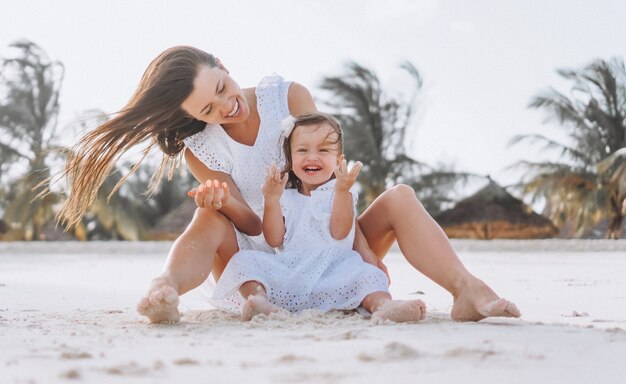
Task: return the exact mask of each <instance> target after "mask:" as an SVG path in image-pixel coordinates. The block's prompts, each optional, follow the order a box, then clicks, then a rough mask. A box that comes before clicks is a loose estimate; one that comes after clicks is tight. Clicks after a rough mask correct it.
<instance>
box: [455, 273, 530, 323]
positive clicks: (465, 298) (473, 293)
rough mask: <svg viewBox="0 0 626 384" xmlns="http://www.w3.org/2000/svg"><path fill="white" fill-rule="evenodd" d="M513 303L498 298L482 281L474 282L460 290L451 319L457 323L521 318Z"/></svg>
mask: <svg viewBox="0 0 626 384" xmlns="http://www.w3.org/2000/svg"><path fill="white" fill-rule="evenodd" d="M520 316H521V313H520V311H519V309H517V306H516V305H515V304H513V303H512V302H510V301H508V300H506V299H503V298H500V297H498V295H496V293H495V292H494V291H493V290H492V289H491V288H489V286H488V285H487V284H485V283H484V282H483V281H481V280H478V279H476V280H474V281H472V282H470V283H468V284H466V285H465V287H464V288H463V289H461V290H459V293H458V294H457V295H456V296H455V297H454V305H453V306H452V312H451V317H452V320H455V321H479V320H482V319H484V318H486V317H520Z"/></svg>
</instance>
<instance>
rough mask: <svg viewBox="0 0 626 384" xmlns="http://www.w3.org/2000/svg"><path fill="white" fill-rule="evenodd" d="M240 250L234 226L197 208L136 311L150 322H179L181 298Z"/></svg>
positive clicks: (221, 217)
mask: <svg viewBox="0 0 626 384" xmlns="http://www.w3.org/2000/svg"><path fill="white" fill-rule="evenodd" d="M237 251H238V246H237V237H236V235H235V231H234V229H233V225H232V223H231V222H230V221H229V220H228V219H227V218H226V217H224V216H223V215H222V214H221V213H219V212H216V211H215V210H213V209H202V208H199V209H196V213H195V214H194V217H193V219H192V221H191V223H190V224H189V226H188V227H187V229H186V230H185V232H183V234H181V235H180V237H178V239H176V241H175V242H174V245H173V246H172V249H171V250H170V253H169V255H168V257H167V260H166V262H165V266H164V269H163V272H162V273H161V275H159V276H157V277H156V278H154V279H153V280H152V283H151V284H150V288H149V289H148V292H147V293H146V296H145V297H143V298H142V299H141V300H140V301H139V304H137V311H138V312H139V313H140V314H142V315H144V316H147V317H148V319H149V320H150V322H151V323H158V322H163V321H178V320H179V319H180V313H179V311H178V296H179V295H182V294H183V293H185V292H187V291H189V290H191V289H193V288H195V287H197V286H199V285H200V284H202V283H203V282H204V280H205V279H206V278H207V277H208V276H209V273H210V272H211V269H212V268H213V266H214V264H215V267H216V269H219V271H215V272H214V273H215V274H216V276H218V277H219V275H221V273H222V271H223V269H224V267H225V266H226V263H227V262H228V260H229V259H230V257H232V255H234V254H235V253H236V252H237Z"/></svg>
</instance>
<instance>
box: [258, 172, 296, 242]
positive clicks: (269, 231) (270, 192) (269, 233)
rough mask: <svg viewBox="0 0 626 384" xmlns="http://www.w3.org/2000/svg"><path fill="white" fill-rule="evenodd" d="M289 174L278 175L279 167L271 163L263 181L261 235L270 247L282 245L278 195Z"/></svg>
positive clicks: (282, 233) (282, 230)
mask: <svg viewBox="0 0 626 384" xmlns="http://www.w3.org/2000/svg"><path fill="white" fill-rule="evenodd" d="M288 176H289V175H287V174H285V175H283V176H282V177H281V176H280V169H278V167H277V166H276V165H272V166H271V167H270V169H269V170H268V172H267V176H266V177H265V183H263V188H262V189H263V200H264V203H263V204H264V207H263V237H265V241H266V242H267V244H268V245H269V246H270V247H273V248H277V247H280V246H281V245H283V238H284V237H285V219H284V218H283V213H282V211H281V209H280V197H281V196H282V194H283V191H284V190H285V184H287V178H288Z"/></svg>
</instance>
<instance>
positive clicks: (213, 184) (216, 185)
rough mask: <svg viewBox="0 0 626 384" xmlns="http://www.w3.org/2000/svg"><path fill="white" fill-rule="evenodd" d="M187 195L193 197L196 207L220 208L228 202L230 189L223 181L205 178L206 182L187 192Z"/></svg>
mask: <svg viewBox="0 0 626 384" xmlns="http://www.w3.org/2000/svg"><path fill="white" fill-rule="evenodd" d="M187 196H189V197H193V198H194V200H195V201H196V205H197V206H198V208H213V209H220V208H222V207H223V206H225V205H226V204H228V200H229V199H230V191H229V190H228V184H227V183H225V182H223V183H221V184H220V182H219V180H207V181H206V183H204V184H200V185H199V186H198V187H197V188H194V189H192V190H191V191H189V192H187Z"/></svg>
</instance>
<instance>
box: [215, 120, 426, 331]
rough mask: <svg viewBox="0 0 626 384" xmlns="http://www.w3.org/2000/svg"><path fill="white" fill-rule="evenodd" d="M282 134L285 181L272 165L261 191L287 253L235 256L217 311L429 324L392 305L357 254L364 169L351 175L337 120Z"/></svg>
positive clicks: (382, 281) (409, 304) (271, 240)
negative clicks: (359, 315) (341, 312)
mask: <svg viewBox="0 0 626 384" xmlns="http://www.w3.org/2000/svg"><path fill="white" fill-rule="evenodd" d="M283 129H284V131H283V138H284V144H283V151H284V154H285V157H286V166H285V170H284V172H283V173H284V175H283V176H282V177H281V172H280V170H279V168H278V167H277V166H275V165H272V166H271V167H270V169H269V170H268V172H267V175H266V178H265V183H264V185H263V188H262V189H263V196H264V211H263V235H264V238H265V240H266V242H267V244H268V245H270V246H271V247H274V248H279V249H280V252H279V253H278V254H272V253H267V252H262V251H253V250H245V251H240V252H238V253H237V254H235V256H234V257H233V258H232V259H231V260H230V262H229V263H228V265H227V266H226V269H225V270H224V273H223V275H222V277H221V278H220V280H219V282H218V283H217V286H216V288H215V292H214V296H213V304H215V305H216V306H217V307H219V308H223V309H229V310H238V311H241V314H242V318H243V319H244V320H250V319H251V318H252V317H253V316H255V315H257V314H260V313H264V314H269V313H271V312H275V311H277V310H278V307H281V308H285V309H287V310H289V311H291V312H298V311H301V310H304V309H318V310H322V311H329V310H333V309H354V308H356V307H358V306H359V305H360V304H362V305H363V307H364V308H365V309H366V310H368V311H369V312H371V313H372V319H373V320H375V321H380V320H385V319H389V320H392V321H397V322H403V321H417V320H422V319H423V318H424V315H425V312H426V309H425V305H424V303H423V302H422V301H420V300H411V301H398V300H392V299H391V295H390V294H389V291H388V289H387V285H388V279H387V276H386V275H385V273H384V272H383V271H382V270H380V269H379V268H377V267H375V266H374V265H371V264H368V263H366V262H364V261H363V260H362V258H361V256H360V255H359V254H358V253H356V252H355V251H353V250H352V245H353V242H354V222H355V218H356V215H355V214H356V211H355V202H356V193H355V192H354V191H353V188H352V187H353V184H354V182H355V180H356V177H357V175H358V173H359V171H360V169H361V166H362V164H361V163H360V162H359V163H357V164H356V165H355V166H354V167H353V168H352V169H351V170H350V171H349V172H348V170H347V166H346V160H345V159H344V158H343V155H342V152H343V140H342V132H341V128H340V127H339V123H338V122H337V120H335V119H334V118H333V117H332V116H330V115H327V114H323V113H308V114H304V115H300V116H299V117H297V118H296V119H294V118H292V117H288V118H287V119H285V121H284V122H283ZM333 176H334V178H333ZM285 186H287V189H286V190H285Z"/></svg>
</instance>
